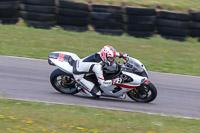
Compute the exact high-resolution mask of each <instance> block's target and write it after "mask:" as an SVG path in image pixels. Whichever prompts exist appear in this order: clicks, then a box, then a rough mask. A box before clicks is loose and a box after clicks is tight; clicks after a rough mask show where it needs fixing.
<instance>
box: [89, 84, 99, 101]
mask: <svg viewBox="0 0 200 133" xmlns="http://www.w3.org/2000/svg"><path fill="white" fill-rule="evenodd" d="M90 93H91V94H92V95H93V98H95V99H97V98H99V97H100V95H101V90H100V87H99V86H94V87H93V88H92V90H91V91H90Z"/></svg>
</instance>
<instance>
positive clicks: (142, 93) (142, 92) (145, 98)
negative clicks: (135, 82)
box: [127, 83, 157, 103]
mask: <svg viewBox="0 0 200 133" xmlns="http://www.w3.org/2000/svg"><path fill="white" fill-rule="evenodd" d="M127 95H128V96H129V97H130V98H131V99H133V100H135V101H136V102H141V103H149V102H151V101H153V100H154V99H155V98H156V97H157V90H156V87H155V86H154V85H153V84H152V83H149V84H143V85H141V86H140V87H138V88H136V89H135V90H132V91H129V92H128V93H127Z"/></svg>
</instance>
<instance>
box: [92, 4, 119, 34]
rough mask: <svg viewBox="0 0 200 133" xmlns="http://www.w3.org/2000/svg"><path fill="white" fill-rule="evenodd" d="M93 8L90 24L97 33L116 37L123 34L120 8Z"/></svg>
mask: <svg viewBox="0 0 200 133" xmlns="http://www.w3.org/2000/svg"><path fill="white" fill-rule="evenodd" d="M91 8H92V12H91V13H90V17H91V19H90V24H91V25H92V27H93V28H94V30H95V31H96V32H98V33H100V34H109V35H116V36H120V35H122V34H123V23H122V22H123V17H122V8H121V7H120V6H109V5H98V4H94V5H92V6H91Z"/></svg>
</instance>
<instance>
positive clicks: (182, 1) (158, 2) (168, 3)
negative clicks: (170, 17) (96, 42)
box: [73, 0, 200, 12]
mask: <svg viewBox="0 0 200 133" xmlns="http://www.w3.org/2000/svg"><path fill="white" fill-rule="evenodd" d="M73 1H78V2H92V3H96V4H108V5H122V3H125V4H126V6H134V7H154V8H155V7H160V8H161V9H162V10H163V9H164V10H172V11H179V12H188V10H194V11H200V8H199V7H200V1H199V0H73Z"/></svg>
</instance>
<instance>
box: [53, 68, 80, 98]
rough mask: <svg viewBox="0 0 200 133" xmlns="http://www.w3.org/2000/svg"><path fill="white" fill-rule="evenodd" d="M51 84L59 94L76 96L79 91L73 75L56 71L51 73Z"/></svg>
mask: <svg viewBox="0 0 200 133" xmlns="http://www.w3.org/2000/svg"><path fill="white" fill-rule="evenodd" d="M50 82H51V84H52V86H53V87H54V88H55V89H56V90H57V91H59V92H61V93H64V94H75V93H78V90H77V89H76V88H75V82H74V78H73V75H71V74H68V73H65V72H63V71H61V70H60V69H56V70H54V71H53V72H52V73H51V76H50Z"/></svg>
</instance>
